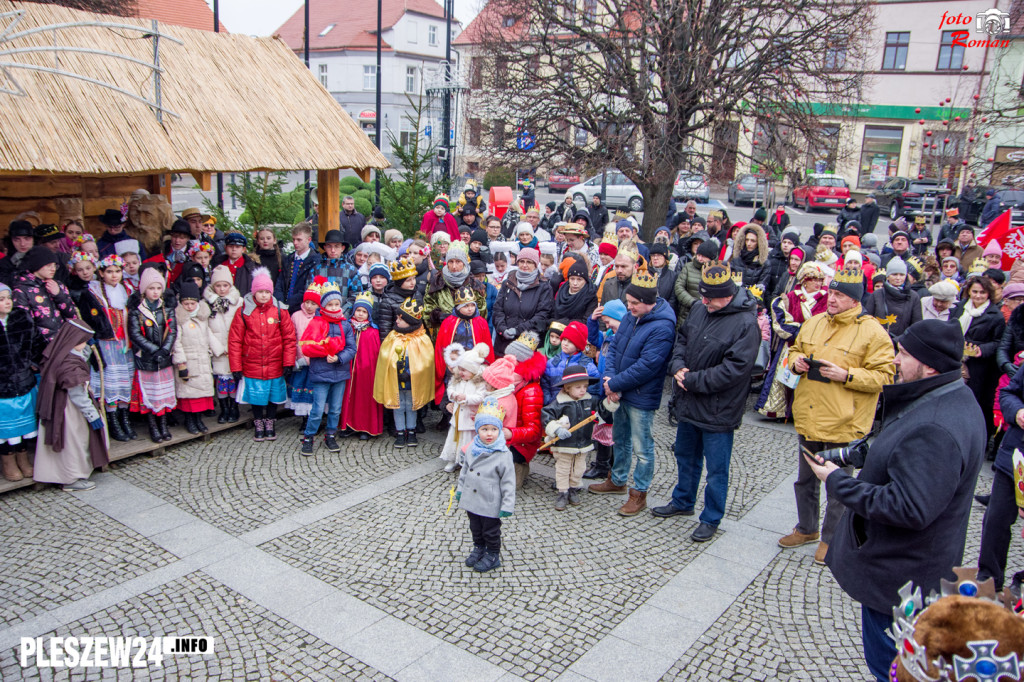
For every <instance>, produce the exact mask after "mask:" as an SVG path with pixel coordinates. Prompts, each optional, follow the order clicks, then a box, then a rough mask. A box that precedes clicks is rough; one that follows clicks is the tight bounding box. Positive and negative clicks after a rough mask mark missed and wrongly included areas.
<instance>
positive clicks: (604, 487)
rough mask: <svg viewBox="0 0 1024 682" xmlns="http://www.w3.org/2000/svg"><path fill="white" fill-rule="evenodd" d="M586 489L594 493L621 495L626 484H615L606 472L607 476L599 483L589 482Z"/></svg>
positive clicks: (624, 490)
mask: <svg viewBox="0 0 1024 682" xmlns="http://www.w3.org/2000/svg"><path fill="white" fill-rule="evenodd" d="M587 490H589V491H590V492H592V493H594V494H595V495H621V494H622V493H624V492H626V486H625V485H615V484H614V483H612V475H611V474H608V478H606V479H604V480H603V481H601V482H600V483H591V484H590V486H589V487H588V488H587Z"/></svg>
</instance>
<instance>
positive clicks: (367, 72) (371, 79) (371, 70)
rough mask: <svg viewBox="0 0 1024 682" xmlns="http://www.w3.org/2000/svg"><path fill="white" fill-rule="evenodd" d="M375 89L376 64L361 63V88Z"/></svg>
mask: <svg viewBox="0 0 1024 682" xmlns="http://www.w3.org/2000/svg"><path fill="white" fill-rule="evenodd" d="M376 89H377V65H376V64H363V90H376Z"/></svg>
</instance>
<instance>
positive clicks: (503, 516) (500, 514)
mask: <svg viewBox="0 0 1024 682" xmlns="http://www.w3.org/2000/svg"><path fill="white" fill-rule="evenodd" d="M510 516H512V512H507V511H502V512H498V518H499V519H507V518H508V517H510Z"/></svg>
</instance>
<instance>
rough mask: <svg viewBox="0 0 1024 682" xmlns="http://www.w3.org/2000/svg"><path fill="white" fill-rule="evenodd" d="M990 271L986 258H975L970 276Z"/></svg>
mask: <svg viewBox="0 0 1024 682" xmlns="http://www.w3.org/2000/svg"><path fill="white" fill-rule="evenodd" d="M986 270H988V263H986V262H985V259H984V258H975V259H974V262H973V263H971V269H970V271H969V273H970V274H979V275H980V274H982V273H983V272H985V271H986Z"/></svg>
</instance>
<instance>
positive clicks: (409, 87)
mask: <svg viewBox="0 0 1024 682" xmlns="http://www.w3.org/2000/svg"><path fill="white" fill-rule="evenodd" d="M416 70H417V69H416V67H415V66H407V67H405V91H406V92H416Z"/></svg>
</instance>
